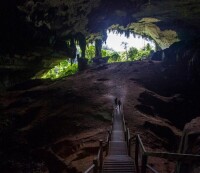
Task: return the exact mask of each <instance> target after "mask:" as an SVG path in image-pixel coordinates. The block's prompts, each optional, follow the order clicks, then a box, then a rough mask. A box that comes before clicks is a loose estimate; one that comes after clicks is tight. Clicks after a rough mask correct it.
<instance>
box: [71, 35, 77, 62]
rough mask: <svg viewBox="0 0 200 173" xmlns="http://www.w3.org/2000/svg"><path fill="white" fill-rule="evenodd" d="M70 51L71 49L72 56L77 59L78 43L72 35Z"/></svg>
mask: <svg viewBox="0 0 200 173" xmlns="http://www.w3.org/2000/svg"><path fill="white" fill-rule="evenodd" d="M70 51H71V53H70V54H71V56H70V58H72V59H75V58H76V44H75V40H74V38H73V37H71V39H70Z"/></svg>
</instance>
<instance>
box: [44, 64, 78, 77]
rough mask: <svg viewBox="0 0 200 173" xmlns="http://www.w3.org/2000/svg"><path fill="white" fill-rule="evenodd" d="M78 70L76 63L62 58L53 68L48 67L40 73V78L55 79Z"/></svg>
mask: <svg viewBox="0 0 200 173" xmlns="http://www.w3.org/2000/svg"><path fill="white" fill-rule="evenodd" d="M77 71H78V64H77V63H73V64H71V62H69V61H67V60H64V61H61V62H60V63H59V64H58V65H56V66H55V67H54V68H52V69H50V70H49V71H48V72H46V73H45V74H43V75H42V77H41V78H42V79H46V78H50V79H57V78H62V77H66V76H70V75H72V74H75V73H76V72H77Z"/></svg>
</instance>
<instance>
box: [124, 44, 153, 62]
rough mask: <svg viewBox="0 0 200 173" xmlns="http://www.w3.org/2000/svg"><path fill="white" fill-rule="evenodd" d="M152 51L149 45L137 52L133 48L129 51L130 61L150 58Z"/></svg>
mask: <svg viewBox="0 0 200 173" xmlns="http://www.w3.org/2000/svg"><path fill="white" fill-rule="evenodd" d="M151 51H152V47H151V46H150V44H147V45H146V46H145V47H144V48H143V49H141V50H137V49H136V48H134V47H131V48H130V49H129V50H128V59H129V60H132V61H135V60H140V59H142V58H145V57H148V56H149V55H150V53H151Z"/></svg>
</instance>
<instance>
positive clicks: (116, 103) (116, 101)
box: [115, 97, 118, 109]
mask: <svg viewBox="0 0 200 173" xmlns="http://www.w3.org/2000/svg"><path fill="white" fill-rule="evenodd" d="M117 105H118V99H117V97H116V98H115V108H116V109H117Z"/></svg>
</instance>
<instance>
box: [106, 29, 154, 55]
mask: <svg viewBox="0 0 200 173" xmlns="http://www.w3.org/2000/svg"><path fill="white" fill-rule="evenodd" d="M124 43H127V44H126V47H127V49H130V48H131V47H134V48H136V49H138V50H140V49H144V48H145V47H146V45H147V44H149V45H150V46H151V48H152V50H155V42H154V41H152V40H150V39H149V38H145V37H142V36H141V35H139V34H133V33H130V34H129V36H126V35H125V33H119V32H118V31H117V30H113V31H111V32H110V31H107V39H106V42H105V43H104V44H103V47H108V48H110V49H113V50H114V51H116V52H124V51H125V48H124Z"/></svg>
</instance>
